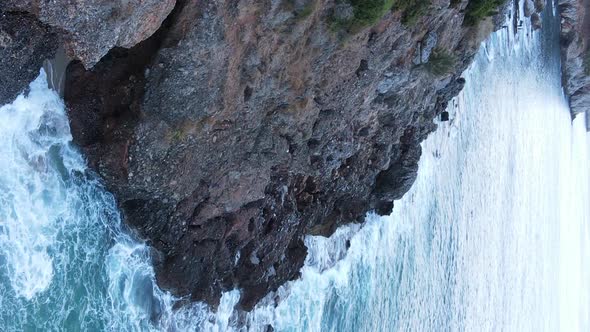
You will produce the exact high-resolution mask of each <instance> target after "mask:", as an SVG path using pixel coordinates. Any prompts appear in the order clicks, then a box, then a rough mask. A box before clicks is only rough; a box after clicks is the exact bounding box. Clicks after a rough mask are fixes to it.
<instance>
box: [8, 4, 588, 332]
mask: <svg viewBox="0 0 590 332" xmlns="http://www.w3.org/2000/svg"><path fill="white" fill-rule="evenodd" d="M521 12H522V11H521ZM553 15H554V12H552V11H551V8H549V9H548V10H547V11H546V13H545V17H544V19H545V21H546V22H545V23H546V26H545V27H544V28H543V30H542V31H537V32H533V31H532V30H531V27H530V24H529V23H528V21H526V20H524V21H523V25H522V27H521V28H519V29H517V31H513V29H514V27H513V26H512V25H511V24H507V26H506V28H505V29H502V30H500V31H498V32H497V33H495V34H494V35H493V36H492V37H491V38H490V39H489V40H488V41H486V42H485V44H483V45H482V48H481V50H480V52H479V54H478V55H477V57H476V60H475V62H474V64H473V65H472V66H471V67H470V68H469V69H468V70H467V71H466V72H465V73H464V77H465V78H466V80H467V84H466V86H465V89H464V91H463V92H462V93H461V94H460V95H459V96H458V97H457V98H455V99H454V100H453V101H452V102H451V103H450V106H449V109H448V111H449V112H450V115H451V116H450V117H451V120H450V121H449V122H442V123H439V130H438V131H436V132H435V133H433V134H432V135H430V137H429V138H428V139H427V140H426V141H425V142H424V143H423V144H422V147H423V156H422V158H421V161H420V170H419V174H418V178H417V180H416V183H415V184H414V186H413V187H412V189H411V190H410V192H409V193H408V194H406V195H405V196H404V198H402V199H401V200H399V201H396V202H395V207H394V209H393V211H392V214H391V215H390V216H387V217H378V216H375V215H372V214H369V215H368V216H367V221H366V223H365V224H363V225H352V226H347V227H342V228H340V229H339V230H338V231H337V232H336V234H334V235H333V236H332V237H330V238H322V237H308V238H306V240H305V242H306V245H307V246H308V248H309V256H308V258H307V260H306V264H305V266H304V267H303V269H302V277H301V279H299V280H297V281H293V282H290V283H288V284H286V285H285V286H284V287H282V288H281V289H279V290H278V291H277V293H276V294H271V295H269V296H268V297H267V298H266V299H265V300H263V301H262V302H261V303H260V304H259V305H258V306H257V307H256V308H255V310H253V311H252V312H251V313H248V314H244V313H237V312H234V310H233V307H234V305H235V304H236V303H237V301H238V300H239V290H235V291H232V292H228V293H226V294H224V296H223V298H222V302H221V304H220V306H219V308H217V310H215V311H213V310H211V309H210V308H208V307H207V306H206V305H204V304H202V303H194V304H192V305H190V306H184V307H179V308H176V306H175V304H176V303H177V302H178V301H179V299H176V298H174V297H172V296H171V295H170V294H168V293H167V292H165V291H162V290H160V289H159V288H158V287H157V285H156V284H155V282H154V272H153V268H152V266H151V265H150V257H149V255H150V253H149V248H148V247H147V246H146V245H145V244H143V242H141V241H140V240H138V239H137V238H136V237H135V236H134V235H133V232H132V231H131V230H129V229H126V228H125V226H124V225H123V224H122V222H121V219H120V215H119V212H118V211H117V206H116V203H115V201H114V199H113V197H112V195H111V194H109V193H108V192H107V191H106V190H105V189H104V188H103V186H102V184H101V182H100V179H98V178H97V177H96V176H95V175H94V174H93V173H92V172H91V171H89V169H88V168H87V166H86V163H85V160H84V158H83V156H82V155H81V154H80V152H79V151H78V150H77V149H76V147H75V146H73V144H72V142H71V141H72V137H71V134H70V130H69V125H68V120H67V116H66V113H65V109H64V105H63V102H62V100H61V99H60V97H59V96H58V95H57V94H56V93H55V92H54V91H52V90H50V89H48V88H47V77H46V75H45V73H44V72H43V71H42V72H41V73H40V75H39V77H38V78H37V79H36V80H35V81H34V82H33V83H31V86H30V91H29V93H28V94H27V95H26V96H25V95H22V96H19V97H18V98H17V99H16V100H15V101H14V102H13V103H11V104H9V105H4V106H2V107H1V108H0V331H227V330H252V331H265V330H266V329H267V328H268V326H269V325H272V326H273V328H274V329H275V330H276V331H497V330H502V331H590V317H589V315H590V244H589V241H590V224H589V218H590V204H589V203H590V191H589V188H590V178H589V176H588V174H589V170H590V168H589V157H590V150H589V145H588V143H589V142H588V134H587V133H586V128H585V126H584V119H582V118H578V119H575V120H573V121H572V119H571V117H570V113H569V109H568V105H567V101H566V99H565V98H564V95H563V92H562V89H561V86H560V73H559V72H560V67H559V54H558V48H557V47H558V44H557V42H558V40H557V39H556V36H557V35H556V33H557V30H556V29H557V26H558V25H557V20H556V18H555V17H554V16H553ZM347 241H349V243H350V248H349V249H348V250H346V246H347V245H346V243H347ZM337 258H341V259H337ZM277 299H278V300H277ZM275 300H276V301H275Z"/></svg>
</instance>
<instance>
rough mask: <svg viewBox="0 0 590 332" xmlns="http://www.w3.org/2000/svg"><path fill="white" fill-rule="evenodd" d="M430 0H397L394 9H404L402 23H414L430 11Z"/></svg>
mask: <svg viewBox="0 0 590 332" xmlns="http://www.w3.org/2000/svg"><path fill="white" fill-rule="evenodd" d="M428 7H430V0H396V1H395V4H394V5H393V9H395V10H401V11H402V23H403V24H405V25H414V24H415V23H416V22H417V21H418V19H419V18H420V17H422V16H423V15H424V14H426V12H427V11H428Z"/></svg>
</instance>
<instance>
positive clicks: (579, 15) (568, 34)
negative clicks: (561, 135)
mask: <svg viewBox="0 0 590 332" xmlns="http://www.w3.org/2000/svg"><path fill="white" fill-rule="evenodd" d="M559 10H560V14H561V61H562V69H563V85H564V88H565V90H566V92H567V94H568V95H569V96H570V106H571V110H572V113H574V114H577V113H582V112H586V111H589V110H590V50H589V46H590V2H588V1H584V0H559Z"/></svg>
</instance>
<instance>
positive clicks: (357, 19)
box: [330, 0, 430, 33]
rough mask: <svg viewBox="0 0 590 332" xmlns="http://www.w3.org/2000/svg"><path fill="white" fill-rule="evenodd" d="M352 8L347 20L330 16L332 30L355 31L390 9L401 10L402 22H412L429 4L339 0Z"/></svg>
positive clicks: (402, 0) (424, 1) (422, 1)
mask: <svg viewBox="0 0 590 332" xmlns="http://www.w3.org/2000/svg"><path fill="white" fill-rule="evenodd" d="M341 1H345V2H346V3H348V4H350V5H351V6H352V8H353V16H352V18H350V19H348V20H339V19H336V18H335V17H333V18H332V22H331V24H330V25H331V28H332V29H333V30H336V31H338V30H342V29H344V30H347V31H348V32H351V33H357V32H359V31H360V30H362V29H363V28H365V27H368V26H371V25H374V24H375V23H377V22H379V20H380V19H381V18H382V17H383V16H384V15H385V14H386V13H387V12H389V11H391V9H395V10H400V11H402V23H403V24H406V25H412V24H414V23H415V22H416V21H417V20H418V18H420V17H421V16H422V15H424V14H425V13H426V11H427V9H428V7H429V6H430V0H341Z"/></svg>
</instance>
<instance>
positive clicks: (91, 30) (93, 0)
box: [2, 0, 176, 68]
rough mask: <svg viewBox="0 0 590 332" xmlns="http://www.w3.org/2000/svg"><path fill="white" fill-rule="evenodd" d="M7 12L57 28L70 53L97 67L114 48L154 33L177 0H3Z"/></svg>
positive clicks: (86, 63) (85, 64) (88, 65)
mask: <svg viewBox="0 0 590 332" xmlns="http://www.w3.org/2000/svg"><path fill="white" fill-rule="evenodd" d="M3 2H4V3H3V4H2V6H3V7H4V9H5V10H6V11H25V12H29V13H31V14H33V15H35V16H36V17H37V18H38V19H39V20H40V21H41V22H43V23H45V24H46V25H48V26H51V27H52V28H53V29H54V30H55V31H58V32H59V34H60V36H61V38H62V40H63V43H64V47H65V49H66V51H67V53H68V55H69V56H70V57H71V58H72V59H78V60H80V61H81V62H82V63H83V64H84V66H85V67H87V68H91V67H92V66H94V65H95V64H96V63H97V62H98V61H99V60H100V59H101V58H102V57H103V56H104V55H105V54H107V52H108V51H109V50H110V49H112V48H113V47H125V48H130V47H132V46H134V45H136V44H137V43H139V42H141V41H142V40H145V39H147V38H148V37H149V36H151V35H152V34H153V33H154V32H155V31H156V30H157V29H158V28H159V27H160V24H161V23H162V21H163V20H164V19H165V18H166V17H167V16H168V14H169V13H170V11H172V9H173V8H174V4H175V3H176V1H175V0H115V1H104V0H84V1H70V0H52V1H33V0H3Z"/></svg>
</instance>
